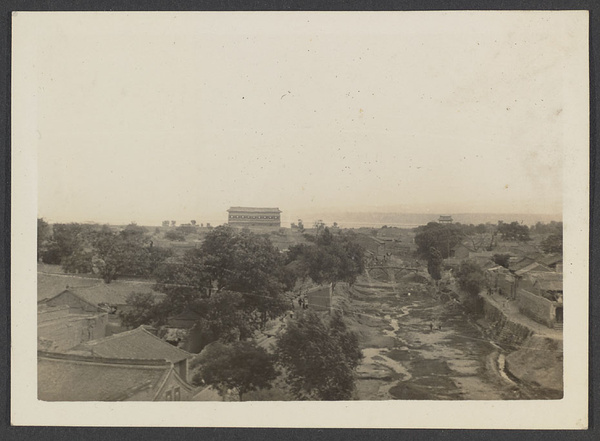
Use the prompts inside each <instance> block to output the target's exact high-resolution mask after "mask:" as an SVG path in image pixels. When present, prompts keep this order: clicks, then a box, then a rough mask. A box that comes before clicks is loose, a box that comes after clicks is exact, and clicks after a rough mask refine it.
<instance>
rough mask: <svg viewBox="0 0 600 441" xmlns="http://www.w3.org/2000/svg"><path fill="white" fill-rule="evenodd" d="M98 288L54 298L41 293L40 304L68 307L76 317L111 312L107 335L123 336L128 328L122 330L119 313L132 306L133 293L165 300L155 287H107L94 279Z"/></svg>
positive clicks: (69, 290)
mask: <svg viewBox="0 0 600 441" xmlns="http://www.w3.org/2000/svg"><path fill="white" fill-rule="evenodd" d="M90 281H93V282H94V285H91V286H87V287H69V288H67V289H65V290H63V291H61V292H59V293H58V294H56V295H54V296H49V295H51V294H50V292H44V293H39V292H38V299H40V298H41V300H39V301H38V303H39V304H46V305H48V306H60V305H67V306H69V308H70V312H71V313H72V314H74V313H79V312H90V311H91V312H93V311H96V310H98V308H100V309H101V310H103V311H105V312H108V313H109V314H108V324H107V326H106V335H107V336H108V335H112V334H116V333H118V332H123V331H125V330H127V328H125V327H123V326H122V323H121V319H120V316H119V313H121V312H127V311H129V310H130V309H131V306H130V305H128V304H127V298H128V296H129V295H130V294H131V293H132V292H134V291H135V292H139V293H151V294H152V295H153V296H154V297H155V299H156V300H159V299H162V298H164V297H165V295H164V294H162V293H158V292H156V291H154V290H153V289H152V285H151V284H139V283H136V284H129V283H124V282H120V283H119V282H113V283H109V284H107V283H104V282H103V281H99V280H96V279H90Z"/></svg>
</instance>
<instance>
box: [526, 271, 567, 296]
mask: <svg viewBox="0 0 600 441" xmlns="http://www.w3.org/2000/svg"><path fill="white" fill-rule="evenodd" d="M531 277H532V278H533V279H535V285H536V286H537V287H539V288H540V289H541V290H543V291H562V290H563V275H562V274H561V273H554V272H552V273H536V274H535V275H532V276H531Z"/></svg>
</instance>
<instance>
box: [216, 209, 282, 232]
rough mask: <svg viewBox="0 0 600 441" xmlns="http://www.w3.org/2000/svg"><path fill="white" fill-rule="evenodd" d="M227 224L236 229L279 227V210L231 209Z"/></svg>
mask: <svg viewBox="0 0 600 441" xmlns="http://www.w3.org/2000/svg"><path fill="white" fill-rule="evenodd" d="M227 211H228V213H229V217H228V224H229V225H231V226H232V227H237V228H249V227H276V228H279V227H281V210H280V209H279V208H256V207H231V208H230V209H229V210H227Z"/></svg>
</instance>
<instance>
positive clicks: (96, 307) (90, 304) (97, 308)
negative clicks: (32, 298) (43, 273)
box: [38, 289, 102, 312]
mask: <svg viewBox="0 0 600 441" xmlns="http://www.w3.org/2000/svg"><path fill="white" fill-rule="evenodd" d="M63 295H71V296H74V297H77V298H78V299H79V300H81V301H82V302H84V303H86V304H87V305H88V306H89V307H90V308H92V309H95V310H96V311H98V312H101V311H102V309H100V308H99V307H98V304H96V303H93V302H90V301H89V300H87V299H86V298H85V297H84V296H81V295H79V294H77V293H75V292H73V291H71V290H69V289H65V290H64V291H62V292H60V293H58V294H56V295H55V296H54V297H50V298H46V299H42V300H38V309H39V307H41V306H44V305H46V306H47V303H48V302H50V301H52V300H54V299H56V298H57V297H60V296H63Z"/></svg>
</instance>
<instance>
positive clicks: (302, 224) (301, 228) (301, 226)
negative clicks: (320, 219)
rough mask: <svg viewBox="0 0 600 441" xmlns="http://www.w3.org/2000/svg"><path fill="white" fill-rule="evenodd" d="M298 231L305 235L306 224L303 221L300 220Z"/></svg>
mask: <svg viewBox="0 0 600 441" xmlns="http://www.w3.org/2000/svg"><path fill="white" fill-rule="evenodd" d="M298 229H299V230H300V232H301V233H304V222H302V219H298Z"/></svg>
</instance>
